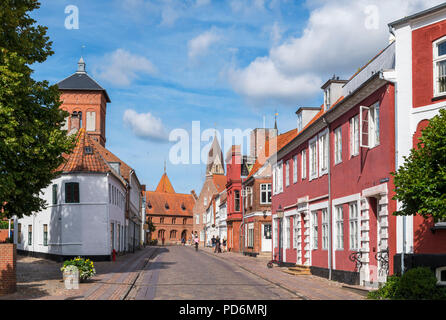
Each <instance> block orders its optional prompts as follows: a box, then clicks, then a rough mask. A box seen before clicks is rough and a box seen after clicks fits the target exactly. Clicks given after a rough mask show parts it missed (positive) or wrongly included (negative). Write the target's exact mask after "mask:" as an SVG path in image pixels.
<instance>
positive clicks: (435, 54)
mask: <svg viewBox="0 0 446 320" xmlns="http://www.w3.org/2000/svg"><path fill="white" fill-rule="evenodd" d="M444 42H446V36H444V37H442V38H440V39H438V40H436V41H434V42H433V43H432V52H433V55H432V56H433V60H432V68H433V77H434V78H433V87H434V92H433V96H434V98H437V97H442V96H444V95H446V90H445V91H442V92H438V81H437V79H438V76H439V75H438V68H437V64H438V63H440V62H444V61H446V54H444V55H442V56H439V55H438V50H437V49H438V45H439V44H441V43H444Z"/></svg>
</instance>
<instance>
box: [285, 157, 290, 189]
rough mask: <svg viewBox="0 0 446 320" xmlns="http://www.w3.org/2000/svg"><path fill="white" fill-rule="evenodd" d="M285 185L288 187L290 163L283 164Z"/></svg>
mask: <svg viewBox="0 0 446 320" xmlns="http://www.w3.org/2000/svg"><path fill="white" fill-rule="evenodd" d="M285 184H286V186H287V187H288V186H289V185H290V161H289V160H288V161H287V162H286V164H285Z"/></svg>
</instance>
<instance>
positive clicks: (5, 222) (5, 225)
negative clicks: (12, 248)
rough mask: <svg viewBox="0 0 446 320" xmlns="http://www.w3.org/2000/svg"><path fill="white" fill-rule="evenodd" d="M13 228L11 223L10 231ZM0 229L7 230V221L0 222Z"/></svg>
mask: <svg viewBox="0 0 446 320" xmlns="http://www.w3.org/2000/svg"><path fill="white" fill-rule="evenodd" d="M13 228H14V223H13V222H12V221H11V229H13ZM0 229H9V221H0Z"/></svg>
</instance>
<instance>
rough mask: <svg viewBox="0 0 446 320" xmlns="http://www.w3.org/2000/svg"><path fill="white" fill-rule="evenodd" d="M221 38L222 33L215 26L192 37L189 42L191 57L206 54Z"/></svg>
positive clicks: (189, 54)
mask: <svg viewBox="0 0 446 320" xmlns="http://www.w3.org/2000/svg"><path fill="white" fill-rule="evenodd" d="M219 39H220V35H219V34H218V31H217V29H215V28H212V29H210V30H208V31H205V32H203V33H202V34H200V35H198V36H197V37H195V38H193V39H191V40H190V41H189V42H188V44H187V46H188V56H189V58H190V59H193V58H195V57H198V56H203V55H205V54H206V53H207V52H208V51H209V48H210V46H211V45H212V44H214V43H216V42H217V41H218V40H219Z"/></svg>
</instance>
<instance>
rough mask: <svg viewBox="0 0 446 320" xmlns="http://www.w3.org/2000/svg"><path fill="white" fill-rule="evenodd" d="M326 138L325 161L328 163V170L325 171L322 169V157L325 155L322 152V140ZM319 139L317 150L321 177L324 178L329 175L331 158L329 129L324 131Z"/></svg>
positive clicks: (319, 135)
mask: <svg viewBox="0 0 446 320" xmlns="http://www.w3.org/2000/svg"><path fill="white" fill-rule="evenodd" d="M324 136H325V152H324V153H325V159H326V162H327V168H325V170H323V169H322V162H323V161H324V159H322V156H323V155H324V153H323V152H322V151H323V150H322V148H323V145H322V144H321V138H322V137H324ZM317 139H318V146H317V148H318V149H319V150H318V152H319V177H321V176H323V175H324V174H328V166H329V165H330V156H329V154H328V149H329V148H328V144H329V143H330V136H329V134H328V129H325V130H324V131H322V132H321V133H319V134H318V136H317Z"/></svg>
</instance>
